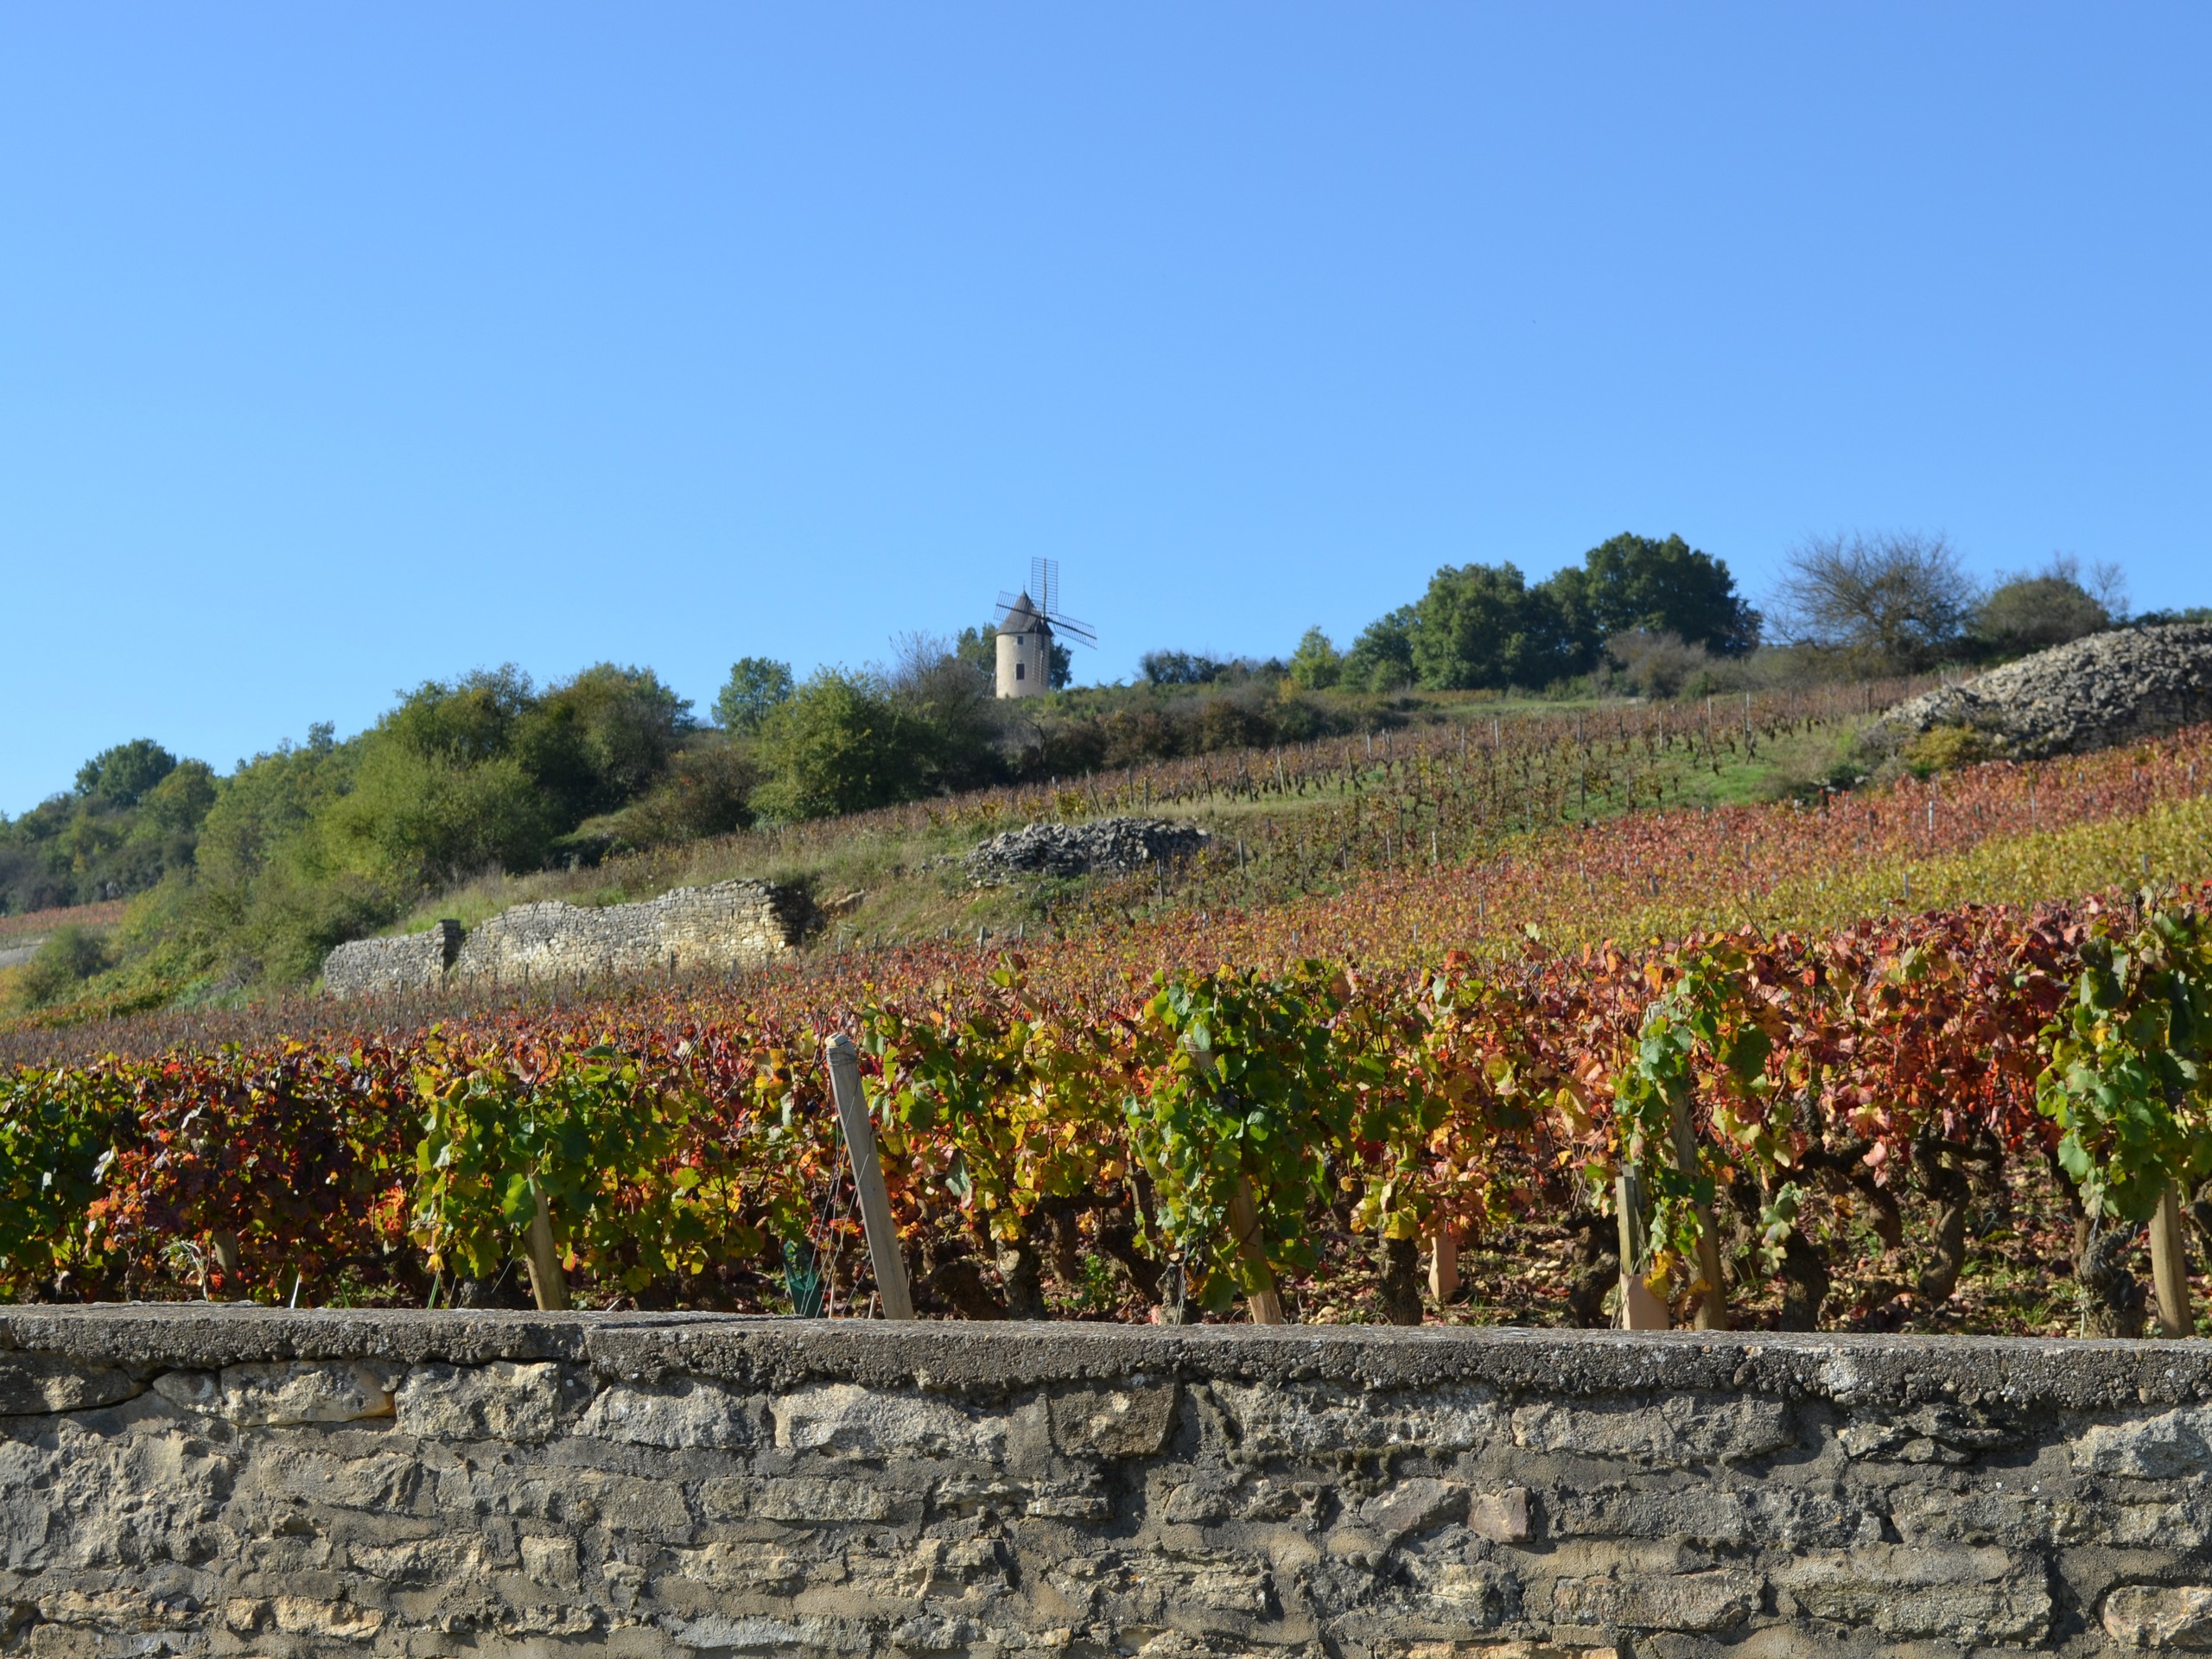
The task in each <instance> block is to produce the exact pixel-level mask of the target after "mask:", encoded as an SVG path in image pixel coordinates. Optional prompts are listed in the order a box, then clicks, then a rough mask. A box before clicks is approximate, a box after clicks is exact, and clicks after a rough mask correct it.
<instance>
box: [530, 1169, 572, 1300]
mask: <svg viewBox="0 0 2212 1659" xmlns="http://www.w3.org/2000/svg"><path fill="white" fill-rule="evenodd" d="M530 1198H531V1204H532V1205H534V1206H535V1209H534V1211H533V1213H532V1214H531V1217H530V1240H529V1251H528V1260H529V1262H530V1294H531V1296H532V1297H533V1298H535V1299H536V1300H537V1309H538V1312H539V1313H564V1312H566V1311H567V1309H568V1306H569V1280H568V1275H567V1274H563V1272H562V1271H561V1252H560V1251H559V1250H558V1249H556V1248H555V1247H554V1243H553V1212H552V1211H551V1210H550V1209H549V1208H547V1207H546V1203H545V1189H544V1188H543V1187H542V1186H540V1185H538V1184H537V1176H535V1175H533V1176H531V1178H530Z"/></svg>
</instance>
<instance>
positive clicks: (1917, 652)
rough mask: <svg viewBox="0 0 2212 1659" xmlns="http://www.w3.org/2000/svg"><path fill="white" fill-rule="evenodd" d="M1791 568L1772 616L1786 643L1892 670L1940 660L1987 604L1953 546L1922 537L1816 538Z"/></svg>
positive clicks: (1802, 546) (1793, 557) (1801, 547)
mask: <svg viewBox="0 0 2212 1659" xmlns="http://www.w3.org/2000/svg"><path fill="white" fill-rule="evenodd" d="M1783 569H1784V575H1783V579H1782V582H1781V585H1780V586H1779V587H1778V588H1777V589H1776V592H1775V597H1774V601H1773V604H1772V606H1771V607H1770V614H1771V615H1772V616H1773V618H1774V620H1775V621H1776V622H1777V624H1778V626H1780V628H1781V630H1782V632H1783V633H1784V634H1785V635H1786V636H1788V637H1789V638H1791V639H1796V640H1797V641H1799V642H1800V643H1802V644H1805V645H1820V646H1824V647H1826V648H1827V649H1829V650H1834V651H1847V652H1852V653H1853V654H1854V655H1858V656H1861V657H1865V658H1869V659H1872V660H1874V661H1878V662H1879V663H1881V664H1884V665H1885V666H1889V667H1896V668H1922V667H1925V666H1927V665H1928V664H1930V663H1933V662H1935V661H1936V660H1937V659H1938V658H1941V657H1942V655H1943V653H1944V652H1946V651H1948V650H1949V649H1951V648H1952V647H1953V646H1955V645H1957V644H1958V642H1959V640H1960V639H1961V636H1962V635H1963V634H1964V632H1965V630H1966V626H1967V621H1968V620H1969V619H1970V618H1971V617H1972V616H1973V614H1974V606H1975V604H1976V602H1977V601H1979V600H1980V592H1979V590H1978V589H1977V588H1976V587H1975V585H1974V579H1973V578H1972V577H1971V576H1969V575H1967V573H1966V571H1965V570H1964V569H1962V568H1961V565H1960V563H1959V556H1958V555H1957V554H1956V553H1955V552H1954V551H1953V550H1952V549H1951V544H1950V543H1949V542H1948V540H1946V539H1945V538H1944V537H1942V536H1940V535H1938V536H1927V535H1923V534H1921V533H1920V532H1918V531H1885V532H1882V533H1879V534H1876V535H1872V536H1868V535H1862V534H1860V533H1859V532H1858V531H1853V532H1852V533H1850V534H1849V535H1839V536H1814V537H1807V538H1806V539H1805V540H1804V541H1803V542H1802V543H1799V544H1798V545H1797V547H1796V549H1794V550H1792V551H1791V553H1790V555H1789V560H1788V562H1787V563H1786V564H1785V565H1784V567H1783Z"/></svg>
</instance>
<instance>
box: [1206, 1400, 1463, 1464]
mask: <svg viewBox="0 0 2212 1659" xmlns="http://www.w3.org/2000/svg"><path fill="white" fill-rule="evenodd" d="M1211 1395H1212V1398H1213V1400H1214V1401H1215V1402H1216V1403H1217V1405H1218V1406H1219V1407H1220V1408H1221V1410H1222V1412H1223V1414H1224V1415H1225V1416H1226V1418H1227V1419H1228V1421H1229V1425H1230V1430H1231V1432H1232V1434H1233V1436H1234V1439H1233V1444H1234V1446H1235V1447H1236V1452H1237V1453H1238V1454H1239V1455H1240V1456H1242V1457H1245V1458H1294V1457H1312V1456H1314V1455H1316V1454H1324V1455H1325V1454H1330V1453H1336V1452H1351V1453H1360V1452H1385V1451H1395V1450H1401V1449H1408V1448H1410V1449H1415V1450H1420V1451H1423V1452H1467V1451H1472V1450H1475V1449H1477V1448H1479V1447H1482V1446H1487V1445H1489V1444H1490V1442H1491V1439H1492V1438H1493V1436H1495V1435H1496V1434H1497V1430H1498V1409H1497V1396H1496V1395H1495V1394H1493V1393H1492V1392H1491V1390H1490V1389H1464V1388H1440V1389H1431V1390H1426V1391H1424V1392H1422V1393H1420V1394H1412V1393H1389V1394H1385V1393H1375V1394H1362V1393H1359V1392H1357V1391H1356V1390H1350V1389H1317V1388H1312V1387H1307V1386H1303V1385H1299V1384H1292V1385H1290V1386H1288V1387H1283V1386H1278V1385H1266V1386H1258V1387H1255V1386H1249V1385H1246V1384H1242V1383H1220V1382H1217V1383H1214V1384H1213V1385H1212V1387H1211Z"/></svg>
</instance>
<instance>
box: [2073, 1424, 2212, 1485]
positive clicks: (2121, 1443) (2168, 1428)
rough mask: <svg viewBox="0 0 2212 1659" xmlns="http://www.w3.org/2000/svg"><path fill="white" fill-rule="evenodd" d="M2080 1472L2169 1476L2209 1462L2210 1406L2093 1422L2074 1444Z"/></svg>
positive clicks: (2195, 1470)
mask: <svg viewBox="0 0 2212 1659" xmlns="http://www.w3.org/2000/svg"><path fill="white" fill-rule="evenodd" d="M2072 1452H2073V1460H2074V1466H2075V1468H2076V1469H2078V1470H2080V1471H2082V1473H2083V1474H2089V1475H2118V1476H2121V1477H2123V1478H2130V1479H2135V1480H2171V1479H2174V1478H2177V1477H2179V1476H2196V1475H2202V1473H2203V1472H2204V1471H2205V1470H2206V1469H2207V1468H2208V1467H2212V1408H2205V1407H2202V1406H2185V1407H2183V1408H2179V1409H2177V1410H2174V1411H2162V1412H2159V1413H2158V1414H2156V1415H2154V1416H2145V1417H2138V1418H2133V1419H2131V1420H2130V1421H2126V1422H2119V1423H2096V1424H2093V1425H2091V1426H2090V1427H2089V1428H2088V1429H2087V1430H2085V1431H2084V1432H2083V1433H2082V1437H2081V1439H2079V1440H2076V1441H2075V1442H2074V1445H2073V1447H2072Z"/></svg>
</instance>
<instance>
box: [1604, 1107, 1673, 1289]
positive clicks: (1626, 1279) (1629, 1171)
mask: <svg viewBox="0 0 2212 1659" xmlns="http://www.w3.org/2000/svg"><path fill="white" fill-rule="evenodd" d="M1642 1154H1643V1146H1642V1143H1641V1142H1640V1141H1639V1142H1636V1143H1633V1144H1631V1145H1630V1148H1629V1163H1628V1166H1627V1167H1626V1168H1624V1169H1623V1170H1622V1171H1621V1173H1620V1176H1619V1179H1617V1180H1616V1181H1615V1182H1614V1183H1613V1208H1614V1210H1615V1211H1617V1212H1618V1215H1619V1217H1620V1224H1621V1313H1620V1319H1621V1329H1622V1330H1624V1331H1664V1330H1667V1329H1668V1328H1669V1326H1670V1325H1672V1324H1673V1321H1672V1320H1671V1319H1669V1318H1668V1317H1667V1304H1666V1303H1665V1302H1663V1301H1662V1300H1660V1299H1659V1298H1658V1297H1657V1296H1656V1295H1655V1294H1653V1293H1652V1289H1651V1287H1650V1285H1649V1283H1647V1282H1646V1281H1645V1280H1644V1277H1643V1274H1644V1270H1645V1268H1647V1267H1648V1266H1649V1263H1650V1261H1651V1237H1650V1228H1649V1220H1648V1218H1647V1217H1646V1216H1645V1214H1644V1210H1643V1175H1642V1173H1640V1172H1639V1170H1638V1168H1637V1164H1638V1162H1639V1161H1640V1159H1641V1156H1642Z"/></svg>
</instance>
